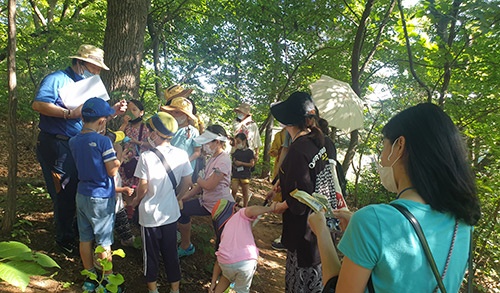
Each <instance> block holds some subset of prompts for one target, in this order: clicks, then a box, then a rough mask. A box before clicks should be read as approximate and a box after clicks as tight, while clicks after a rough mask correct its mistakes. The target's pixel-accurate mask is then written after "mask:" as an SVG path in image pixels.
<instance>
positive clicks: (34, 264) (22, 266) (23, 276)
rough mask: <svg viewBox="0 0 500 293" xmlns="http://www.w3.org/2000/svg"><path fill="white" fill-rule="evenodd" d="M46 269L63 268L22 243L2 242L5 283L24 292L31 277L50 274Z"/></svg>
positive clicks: (1, 266)
mask: <svg viewBox="0 0 500 293" xmlns="http://www.w3.org/2000/svg"><path fill="white" fill-rule="evenodd" d="M44 268H58V269H60V268H61V267H60V266H59V265H58V264H57V263H56V262H55V261H54V260H53V259H52V258H51V257H50V256H47V255H45V254H43V253H40V252H36V251H32V250H31V249H30V248H29V247H28V246H26V245H25V244H23V243H21V242H17V241H8V242H0V279H2V280H4V281H5V282H7V283H9V284H11V285H13V286H15V287H17V288H19V289H21V290H22V291H23V292H24V291H25V290H26V288H27V287H28V285H29V283H30V277H31V276H40V275H45V274H47V273H49V271H47V270H45V269H44Z"/></svg>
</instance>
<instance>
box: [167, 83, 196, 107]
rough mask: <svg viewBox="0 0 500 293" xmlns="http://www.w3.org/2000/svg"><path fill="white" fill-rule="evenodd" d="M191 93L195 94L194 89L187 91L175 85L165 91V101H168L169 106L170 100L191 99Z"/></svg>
mask: <svg viewBox="0 0 500 293" xmlns="http://www.w3.org/2000/svg"><path fill="white" fill-rule="evenodd" d="M191 92H193V90H192V89H187V90H186V89H184V88H183V87H182V86H180V85H178V84H175V85H172V86H169V87H168V88H167V89H166V90H165V100H167V104H168V102H169V101H170V100H172V99H173V98H177V97H184V98H187V97H189V95H190V94H191Z"/></svg>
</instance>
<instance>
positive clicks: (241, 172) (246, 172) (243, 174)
mask: <svg viewBox="0 0 500 293" xmlns="http://www.w3.org/2000/svg"><path fill="white" fill-rule="evenodd" d="M231 157H232V159H233V162H234V160H237V161H240V162H244V163H250V162H251V161H252V160H253V158H254V153H253V151H252V150H251V149H249V148H246V149H242V150H240V149H236V150H235V151H234V153H233V154H232V155H231ZM231 177H232V178H238V179H250V177H252V172H251V171H250V167H244V166H235V165H234V163H233V166H232V176H231Z"/></svg>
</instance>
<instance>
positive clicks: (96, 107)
mask: <svg viewBox="0 0 500 293" xmlns="http://www.w3.org/2000/svg"><path fill="white" fill-rule="evenodd" d="M113 114H115V109H113V108H111V106H110V105H109V104H108V102H106V101H105V100H103V99H101V98H90V99H88V100H87V101H85V103H83V106H82V117H108V116H111V115H113Z"/></svg>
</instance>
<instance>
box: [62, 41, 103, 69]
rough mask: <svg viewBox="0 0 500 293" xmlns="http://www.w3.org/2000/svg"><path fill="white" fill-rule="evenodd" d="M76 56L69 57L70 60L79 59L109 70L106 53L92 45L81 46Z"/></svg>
mask: <svg viewBox="0 0 500 293" xmlns="http://www.w3.org/2000/svg"><path fill="white" fill-rule="evenodd" d="M76 54H77V55H75V56H69V58H75V59H79V60H82V61H85V62H89V63H92V64H94V65H96V66H99V67H101V68H102V69H104V70H109V68H108V66H106V64H104V51H103V50H102V49H99V48H97V47H95V46H92V45H81V46H80V48H78V52H76Z"/></svg>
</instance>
